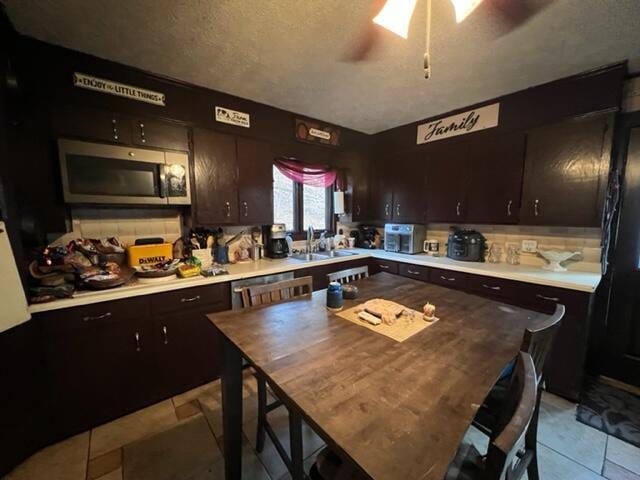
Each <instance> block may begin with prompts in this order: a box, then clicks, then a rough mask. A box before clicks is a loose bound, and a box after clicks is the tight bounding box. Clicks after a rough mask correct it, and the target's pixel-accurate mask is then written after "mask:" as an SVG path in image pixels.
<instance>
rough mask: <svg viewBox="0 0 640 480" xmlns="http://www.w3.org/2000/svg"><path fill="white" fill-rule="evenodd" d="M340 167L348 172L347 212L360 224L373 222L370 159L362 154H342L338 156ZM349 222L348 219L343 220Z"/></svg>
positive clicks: (354, 152)
mask: <svg viewBox="0 0 640 480" xmlns="http://www.w3.org/2000/svg"><path fill="white" fill-rule="evenodd" d="M338 159H339V167H340V168H341V169H342V170H343V171H345V172H346V182H347V185H346V195H345V202H346V205H345V210H346V214H347V215H349V216H350V217H351V221H353V222H359V221H364V220H371V219H372V216H371V215H369V192H370V188H369V183H370V179H371V175H370V174H369V172H370V170H371V169H372V168H371V164H370V163H369V160H368V158H367V157H366V156H365V155H363V154H362V153H361V152H356V151H347V152H341V153H340V154H339V156H338ZM342 220H343V221H347V222H348V221H349V219H348V218H344V219H342Z"/></svg>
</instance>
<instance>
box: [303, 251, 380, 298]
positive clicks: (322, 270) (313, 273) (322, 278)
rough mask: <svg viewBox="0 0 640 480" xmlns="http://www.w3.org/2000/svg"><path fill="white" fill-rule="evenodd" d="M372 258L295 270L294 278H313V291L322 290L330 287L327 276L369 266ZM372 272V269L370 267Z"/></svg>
mask: <svg viewBox="0 0 640 480" xmlns="http://www.w3.org/2000/svg"><path fill="white" fill-rule="evenodd" d="M370 260H371V258H358V259H354V260H348V261H345V262H338V263H330V264H329V265H319V266H317V267H309V268H301V269H300V270H295V271H294V272H293V276H294V277H295V278H300V277H313V291H314V292H315V291H316V290H322V289H323V288H327V287H328V286H329V279H328V278H327V275H328V274H330V273H333V272H339V271H340V270H346V269H348V268H355V267H362V266H364V265H367V266H369V264H370ZM369 269H370V270H371V267H369Z"/></svg>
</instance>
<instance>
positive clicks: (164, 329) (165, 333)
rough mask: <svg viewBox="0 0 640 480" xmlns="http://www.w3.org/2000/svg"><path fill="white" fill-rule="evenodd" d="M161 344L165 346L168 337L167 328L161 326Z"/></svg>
mask: <svg viewBox="0 0 640 480" xmlns="http://www.w3.org/2000/svg"><path fill="white" fill-rule="evenodd" d="M162 343H164V344H165V345H166V344H167V343H169V336H168V335H167V326H166V325H163V326H162Z"/></svg>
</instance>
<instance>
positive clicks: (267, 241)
mask: <svg viewBox="0 0 640 480" xmlns="http://www.w3.org/2000/svg"><path fill="white" fill-rule="evenodd" d="M262 242H263V243H264V256H265V257H269V258H285V257H286V256H287V255H288V254H289V245H287V229H286V227H285V225H284V223H274V224H273V225H263V226H262Z"/></svg>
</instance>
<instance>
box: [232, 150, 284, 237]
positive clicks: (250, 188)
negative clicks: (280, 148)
mask: <svg viewBox="0 0 640 480" xmlns="http://www.w3.org/2000/svg"><path fill="white" fill-rule="evenodd" d="M237 153H238V208H239V211H238V216H239V222H240V223H241V224H242V225H257V224H267V223H273V159H274V158H275V156H276V149H275V148H274V147H273V145H272V144H270V143H267V142H262V141H259V140H252V139H248V138H238V139H237Z"/></svg>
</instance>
